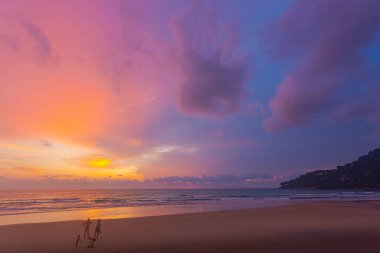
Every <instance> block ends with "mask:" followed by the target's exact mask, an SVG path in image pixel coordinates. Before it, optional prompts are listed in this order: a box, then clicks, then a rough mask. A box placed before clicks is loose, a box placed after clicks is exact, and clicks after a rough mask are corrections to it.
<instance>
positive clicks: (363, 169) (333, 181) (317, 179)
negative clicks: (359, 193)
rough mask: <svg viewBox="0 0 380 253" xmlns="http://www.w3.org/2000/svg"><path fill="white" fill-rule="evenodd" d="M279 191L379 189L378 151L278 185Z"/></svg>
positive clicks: (379, 152) (379, 158)
mask: <svg viewBox="0 0 380 253" xmlns="http://www.w3.org/2000/svg"><path fill="white" fill-rule="evenodd" d="M280 185H281V186H280V188H281V189H297V188H300V189H380V149H375V150H373V151H371V152H369V153H368V154H367V155H364V156H361V157H359V159H358V160H356V161H354V162H351V163H347V164H345V165H343V166H337V168H336V169H333V170H317V171H312V172H309V173H306V174H304V175H301V176H299V177H297V178H295V179H293V180H289V181H285V182H282V183H281V184H280Z"/></svg>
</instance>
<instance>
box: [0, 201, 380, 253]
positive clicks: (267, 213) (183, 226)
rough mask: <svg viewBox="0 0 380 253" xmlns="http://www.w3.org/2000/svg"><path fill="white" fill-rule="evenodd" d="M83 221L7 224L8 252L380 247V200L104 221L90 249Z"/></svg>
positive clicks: (0, 231)
mask: <svg viewBox="0 0 380 253" xmlns="http://www.w3.org/2000/svg"><path fill="white" fill-rule="evenodd" d="M82 222H83V221H66V222H53V223H39V224H18V225H8V226H1V227H0V252H1V253H13V252H17V253H19V252H29V253H37V252H39V253H41V252H49V253H50V252H51V253H60V252H66V253H70V252H134V253H140V252H147V253H164V252H165V253H174V252H176V253H201V252H202V253H225V252H231V253H232V252H233V253H240V252H250V253H257V252H280V253H287V252H292V253H297V252H308V253H310V252H362V253H370V252H380V202H376V201H351V202H319V203H301V204H293V205H289V206H281V207H271V208H260V209H253V210H239V211H217V212H208V213H191V214H178V215H167V216H156V217H143V218H130V219H116V220H104V221H103V224H102V231H103V233H102V234H101V236H100V238H99V240H97V241H96V242H95V243H94V248H90V249H86V246H87V241H83V240H81V242H80V244H79V247H78V248H75V247H74V245H75V239H76V236H77V234H79V233H81V235H82V225H81V224H82ZM94 228H95V222H94V223H93V225H92V228H91V232H92V233H93V230H94ZM82 236H83V235H82Z"/></svg>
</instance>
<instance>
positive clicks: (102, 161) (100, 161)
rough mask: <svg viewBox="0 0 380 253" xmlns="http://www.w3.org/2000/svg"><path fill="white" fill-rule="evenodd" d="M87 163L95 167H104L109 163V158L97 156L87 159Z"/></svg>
mask: <svg viewBox="0 0 380 253" xmlns="http://www.w3.org/2000/svg"><path fill="white" fill-rule="evenodd" d="M88 165H89V166H91V167H95V168H105V167H108V166H110V165H111V160H109V159H108V158H105V157H99V158H95V159H93V160H90V161H88Z"/></svg>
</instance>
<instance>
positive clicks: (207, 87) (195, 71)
mask: <svg viewBox="0 0 380 253" xmlns="http://www.w3.org/2000/svg"><path fill="white" fill-rule="evenodd" d="M217 9H218V8H217V7H216V6H209V5H206V4H202V3H201V2H197V3H196V4H193V5H192V6H190V7H189V8H187V9H186V12H185V13H184V14H183V16H181V17H180V18H176V19H175V20H174V21H173V31H174V35H175V41H176V47H175V48H176V52H177V57H178V61H177V62H176V65H177V66H178V68H179V72H180V84H179V89H178V100H179V106H180V109H181V111H182V112H184V113H188V114H198V115H206V116H222V115H224V114H228V113H231V112H234V111H236V110H238V109H239V107H240V103H241V100H242V98H243V97H244V95H245V81H246V80H247V77H248V71H249V62H248V59H247V57H244V56H242V55H239V53H238V51H237V50H236V48H237V47H238V44H237V41H238V37H237V34H236V29H234V28H236V27H235V26H233V25H232V24H231V23H227V22H224V21H223V20H221V18H220V17H219V16H218V13H217Z"/></svg>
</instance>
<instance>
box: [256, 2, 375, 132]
mask: <svg viewBox="0 0 380 253" xmlns="http://www.w3.org/2000/svg"><path fill="white" fill-rule="evenodd" d="M379 10H380V2H379V1H373V0H367V1H356V0H350V1H344V3H343V2H342V1H337V0H334V1H319V2H317V3H316V2H314V1H302V2H298V3H295V4H294V5H293V6H291V8H290V9H289V10H288V11H287V12H286V13H285V15H284V16H283V17H282V18H281V19H280V20H278V21H277V22H276V23H275V24H274V25H273V26H272V27H271V29H270V31H269V34H268V36H267V38H266V42H267V43H268V44H269V46H268V49H269V50H270V51H271V52H272V54H273V56H274V57H277V58H281V57H284V56H286V57H288V56H292V55H294V56H295V57H296V59H297V61H296V62H297V63H296V68H295V69H294V70H293V71H291V73H289V74H288V75H287V76H286V77H285V78H284V80H283V81H282V83H280V85H279V87H278V90H277V92H276V94H275V95H274V96H273V97H272V99H271V101H270V103H269V107H270V109H271V111H272V116H271V117H269V118H267V119H266V120H265V121H264V123H263V125H264V127H265V128H266V129H268V130H276V129H282V128H287V127H294V126H300V125H304V124H306V123H308V122H309V121H311V120H312V119H313V118H314V117H316V116H317V115H319V114H321V113H323V112H326V111H329V110H331V109H332V108H333V106H334V96H335V95H336V94H337V93H338V92H340V91H342V90H343V89H344V88H345V87H346V86H347V85H349V84H350V83H351V81H352V80H354V79H355V78H357V77H359V76H362V75H363V73H362V72H361V69H363V68H364V67H363V66H362V64H361V63H363V57H362V55H361V50H362V49H363V48H365V47H366V46H367V45H368V44H369V43H370V42H371V41H372V39H373V38H374V37H375V35H376V32H377V31H379V28H380V16H379V15H378V14H379Z"/></svg>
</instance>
